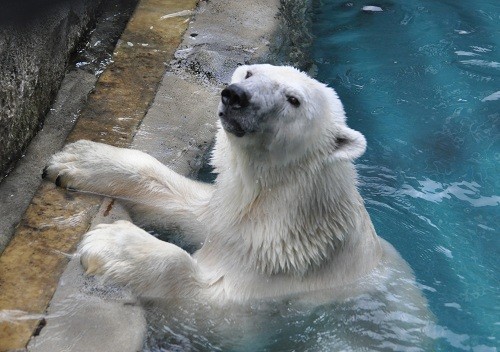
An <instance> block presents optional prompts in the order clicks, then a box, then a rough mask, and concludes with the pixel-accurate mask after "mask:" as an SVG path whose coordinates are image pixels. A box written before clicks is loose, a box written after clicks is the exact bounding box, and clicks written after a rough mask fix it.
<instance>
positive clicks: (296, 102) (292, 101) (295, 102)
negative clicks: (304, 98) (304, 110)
mask: <svg viewBox="0 0 500 352" xmlns="http://www.w3.org/2000/svg"><path fill="white" fill-rule="evenodd" d="M286 101H288V102H289V103H290V104H292V105H293V106H295V107H296V108H298V107H299V106H300V101H299V99H297V98H295V97H292V96H291V95H287V97H286Z"/></svg>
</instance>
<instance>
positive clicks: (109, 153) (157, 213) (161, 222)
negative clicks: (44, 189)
mask: <svg viewBox="0 0 500 352" xmlns="http://www.w3.org/2000/svg"><path fill="white" fill-rule="evenodd" d="M43 176H44V178H46V179H48V180H51V181H53V182H55V183H56V184H57V185H58V186H61V187H65V188H69V189H73V190H77V191H84V192H91V193H96V194H101V195H106V196H110V197H114V198H118V199H121V200H124V201H126V204H127V205H128V208H129V210H130V211H131V213H132V214H131V215H132V217H133V218H134V219H135V220H138V221H139V222H140V223H141V225H145V226H149V225H152V226H155V227H161V228H166V229H171V228H177V229H179V230H180V232H181V233H182V234H183V235H184V236H185V237H186V241H187V242H190V243H193V244H196V245H199V244H200V243H201V242H203V241H204V239H205V232H206V229H205V228H204V227H203V226H202V225H201V224H200V223H199V222H198V220H197V218H198V214H200V213H202V212H203V210H204V207H205V206H206V205H207V204H208V201H209V199H210V197H211V195H212V193H213V189H214V187H213V186H212V185H209V184H204V183H201V182H197V181H193V180H190V179H188V178H186V177H184V176H181V175H179V174H177V173H175V172H174V171H172V170H170V169H169V168H168V167H167V166H165V165H163V164H162V163H161V162H159V161H158V160H156V159H155V158H153V157H152V156H150V155H148V154H146V153H143V152H141V151H138V150H133V149H125V148H117V147H113V146H110V145H106V144H102V143H96V142H91V141H86V140H80V141H78V142H75V143H71V144H68V145H67V146H65V147H64V148H63V150H62V151H60V152H59V153H57V154H55V155H54V156H53V157H52V158H51V159H50V161H49V163H48V165H47V167H46V168H45V170H44V174H43Z"/></svg>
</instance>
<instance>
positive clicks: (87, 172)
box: [42, 140, 113, 188]
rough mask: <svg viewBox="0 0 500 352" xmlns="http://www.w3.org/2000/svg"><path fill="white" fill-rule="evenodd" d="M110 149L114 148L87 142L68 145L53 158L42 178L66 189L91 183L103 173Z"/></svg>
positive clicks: (81, 141)
mask: <svg viewBox="0 0 500 352" xmlns="http://www.w3.org/2000/svg"><path fill="white" fill-rule="evenodd" d="M108 148H113V147H111V146H107V145H104V144H101V143H95V142H91V141H86V140H80V141H78V142H75V143H71V144H68V145H66V146H65V147H64V148H63V149H62V150H61V151H60V152H58V153H56V154H54V155H53V156H52V158H51V159H50V160H49V162H48V164H47V166H46V167H45V169H44V170H43V173H42V177H43V178H44V179H47V180H49V181H52V182H55V184H56V185H57V186H60V187H66V188H76V187H78V186H79V185H82V184H84V183H86V182H90V181H91V180H92V178H93V177H95V176H96V175H97V174H98V173H99V172H101V170H100V167H102V166H103V165H102V159H103V158H107V157H108V155H109V150H108Z"/></svg>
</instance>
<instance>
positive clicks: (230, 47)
mask: <svg viewBox="0 0 500 352" xmlns="http://www.w3.org/2000/svg"><path fill="white" fill-rule="evenodd" d="M278 8H279V0H272V1H269V0H256V1H246V2H242V1H231V0H219V1H206V2H205V1H202V2H200V4H199V7H198V10H197V13H196V16H195V20H194V21H192V22H191V24H190V25H189V29H188V31H187V32H186V35H185V36H184V40H183V42H182V44H181V45H180V47H179V50H178V51H177V52H176V55H175V56H176V60H177V61H176V62H173V63H172V67H173V68H179V69H181V70H187V71H188V72H190V73H191V74H194V75H196V76H198V77H199V78H202V79H204V80H205V81H206V82H210V83H212V84H227V83H228V82H229V81H230V78H231V74H232V72H233V71H234V69H235V68H236V67H237V66H238V65H243V64H245V63H249V62H254V63H255V62H261V61H266V58H267V56H268V51H269V46H270V44H271V42H273V40H274V39H273V38H274V35H275V34H276V30H277V14H278ZM271 23H272V24H271Z"/></svg>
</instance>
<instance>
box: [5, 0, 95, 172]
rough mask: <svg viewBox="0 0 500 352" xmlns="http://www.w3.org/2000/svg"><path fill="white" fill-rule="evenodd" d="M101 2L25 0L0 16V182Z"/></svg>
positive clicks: (47, 105) (47, 103)
mask: <svg viewBox="0 0 500 352" xmlns="http://www.w3.org/2000/svg"><path fill="white" fill-rule="evenodd" d="M100 2H101V0H64V1H62V0H52V1H49V0H38V1H34V0H27V1H17V2H16V1H14V2H10V3H11V4H9V5H5V7H4V6H3V9H2V11H1V14H0V180H1V179H2V178H3V177H4V176H5V175H6V174H7V172H8V171H9V168H10V167H11V166H12V165H13V164H14V162H15V161H16V160H17V159H18V158H19V157H21V155H22V153H23V151H24V149H25V148H26V146H27V145H28V143H29V141H30V140H31V138H32V137H33V136H34V135H35V134H36V132H37V131H38V130H39V128H40V127H41V126H42V124H43V118H44V115H45V113H46V112H47V111H48V109H49V108H50V104H51V103H52V100H53V99H54V97H55V94H56V92H57V90H58V88H59V85H60V82H61V80H62V78H63V76H64V72H65V69H66V66H67V63H68V59H69V57H70V55H71V53H72V52H73V51H74V49H75V47H76V45H77V43H78V42H79V40H80V38H81V37H82V35H83V34H85V32H86V30H87V28H88V27H89V25H90V24H91V23H92V20H93V19H94V17H95V16H96V13H97V9H98V6H99V4H100Z"/></svg>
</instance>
